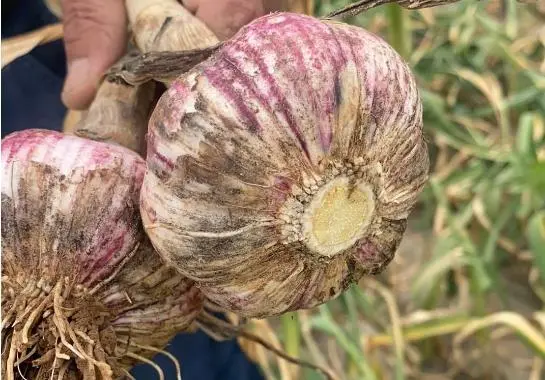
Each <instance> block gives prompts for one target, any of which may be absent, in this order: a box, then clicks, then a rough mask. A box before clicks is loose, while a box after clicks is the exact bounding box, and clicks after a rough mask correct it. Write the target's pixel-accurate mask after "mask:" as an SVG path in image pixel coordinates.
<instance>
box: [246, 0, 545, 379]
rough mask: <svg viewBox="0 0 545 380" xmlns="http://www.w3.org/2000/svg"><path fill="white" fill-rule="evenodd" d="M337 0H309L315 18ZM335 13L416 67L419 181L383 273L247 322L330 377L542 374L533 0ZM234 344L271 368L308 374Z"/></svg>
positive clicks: (542, 168) (542, 140) (541, 70)
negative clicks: (326, 297)
mask: <svg viewBox="0 0 545 380" xmlns="http://www.w3.org/2000/svg"><path fill="white" fill-rule="evenodd" d="M348 2H349V0H331V1H326V0H322V1H319V0H316V1H314V2H308V3H310V4H311V5H312V7H313V9H314V14H315V15H318V16H322V15H325V14H327V13H328V12H330V11H332V10H334V9H338V8H340V7H342V6H344V5H345V4H346V3H348ZM348 22H350V23H353V24H356V25H359V26H362V27H364V28H366V29H369V30H371V31H373V32H375V33H377V34H379V35H381V36H383V37H384V38H385V39H387V40H388V41H389V42H390V43H391V44H392V45H393V46H394V47H395V48H396V49H397V50H398V51H399V52H400V53H401V54H402V55H403V56H404V57H405V58H406V59H407V61H408V62H409V63H410V65H411V67H412V68H413V70H414V72H415V74H416V75H417V78H418V81H419V84H420V90H421V96H422V99H423V102H424V118H425V129H426V134H427V136H428V139H429V142H430V149H431V155H432V160H433V168H432V173H431V178H430V182H429V184H428V186H427V188H426V190H425V192H424V194H423V195H422V197H421V202H420V204H419V207H418V208H417V210H415V212H414V213H413V215H412V220H411V223H410V228H409V231H408V232H407V235H406V237H405V239H404V241H403V243H402V246H401V247H400V249H399V252H398V254H397V257H396V259H395V260H394V262H393V263H392V264H391V266H390V267H389V268H388V269H387V271H386V272H385V273H383V274H382V275H380V276H377V277H374V278H366V279H364V280H363V281H362V282H361V283H360V284H359V285H358V286H354V287H353V288H352V289H350V291H348V292H347V293H346V294H344V295H343V296H342V297H340V298H339V299H337V300H335V301H333V302H330V303H328V304H327V305H324V306H322V307H319V308H317V309H314V310H309V311H302V312H298V313H292V314H289V315H286V316H283V317H282V318H279V319H271V320H268V321H253V322H252V324H251V326H252V329H253V331H254V333H256V334H257V335H259V336H261V337H263V338H264V339H266V340H268V341H269V342H272V343H274V344H275V345H276V346H278V347H282V348H283V349H284V350H285V351H287V352H288V353H290V354H291V355H294V356H298V357H300V358H304V359H306V360H310V361H313V362H315V363H318V364H320V365H322V366H325V367H327V368H329V370H330V371H332V372H333V373H335V375H336V376H337V377H338V378H339V379H369V380H372V379H396V380H397V379H430V380H431V379H436V380H440V379H510V380H512V379H533V380H537V379H541V378H545V370H544V368H543V367H544V365H545V364H544V363H545V362H544V360H545V334H544V332H545V312H544V308H543V305H544V302H545V280H544V279H545V207H544V206H545V1H542V0H537V1H535V0H533V1H530V0H528V1H525V2H523V1H516V0H505V1H499V0H494V1H486V2H480V1H475V0H465V1H462V2H459V3H457V4H454V5H447V6H442V7H437V8H432V9H424V10H418V11H417V10H415V11H408V10H402V9H401V8H400V7H398V6H397V5H388V6H381V7H378V8H376V9H374V10H372V11H370V12H366V13H365V14H364V15H361V16H358V17H354V18H352V19H350V20H348ZM241 343H242V345H243V347H244V349H245V351H246V352H247V353H248V355H249V356H250V357H251V358H252V359H254V360H256V361H257V362H259V363H260V365H261V367H262V368H263V371H264V373H265V374H266V375H267V376H268V377H269V378H281V379H300V378H304V379H319V378H322V376H321V375H319V374H317V373H316V372H315V371H311V370H306V369H301V368H298V367H296V366H293V365H290V364H288V363H287V362H286V361H284V360H282V359H278V358H276V357H275V356H274V355H271V354H269V353H268V352H267V351H265V350H264V349H263V348H261V347H258V346H256V345H254V344H251V343H249V342H247V341H244V340H241Z"/></svg>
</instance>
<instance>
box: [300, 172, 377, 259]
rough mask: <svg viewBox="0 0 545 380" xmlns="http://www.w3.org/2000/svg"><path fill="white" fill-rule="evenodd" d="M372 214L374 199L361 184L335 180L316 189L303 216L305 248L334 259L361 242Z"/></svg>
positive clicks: (364, 184)
mask: <svg viewBox="0 0 545 380" xmlns="http://www.w3.org/2000/svg"><path fill="white" fill-rule="evenodd" d="M374 211H375V196H374V194H373V190H372V188H371V186H369V185H368V184H367V183H365V182H357V183H351V180H350V179H349V178H348V177H346V176H342V177H337V178H335V179H334V180H333V181H331V182H329V183H327V184H326V185H325V186H323V187H322V188H320V190H318V192H317V193H316V194H315V195H314V197H313V198H312V200H311V201H310V203H309V204H308V206H307V208H306V210H305V213H304V214H303V223H302V227H303V228H302V233H303V237H304V241H305V243H306V245H307V246H308V247H309V248H310V249H311V250H312V251H314V252H316V253H318V254H320V255H323V256H328V257H331V256H334V255H336V254H337V253H339V252H342V251H344V250H346V249H348V248H350V246H352V245H353V244H354V243H355V242H356V241H357V240H359V239H361V238H362V237H363V236H364V234H365V231H366V230H367V227H368V226H369V223H370V221H371V218H372V216H373V214H374Z"/></svg>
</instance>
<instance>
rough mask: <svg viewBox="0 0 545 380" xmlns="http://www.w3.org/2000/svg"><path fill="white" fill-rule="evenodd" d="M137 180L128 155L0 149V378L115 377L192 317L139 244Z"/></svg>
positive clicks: (45, 146)
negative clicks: (0, 150)
mask: <svg viewBox="0 0 545 380" xmlns="http://www.w3.org/2000/svg"><path fill="white" fill-rule="evenodd" d="M144 172H145V162H144V160H143V159H141V158H140V157H139V156H138V155H137V154H136V153H133V152H131V151H129V150H128V149H125V148H122V147H118V146H114V145H109V144H106V143H99V142H94V141H90V140H85V139H82V138H78V137H71V136H65V135H62V134H60V133H57V132H53V131H41V130H27V131H23V132H18V133H14V134H11V135H9V136H8V137H6V138H5V139H4V140H2V344H3V346H2V347H3V348H2V350H3V353H2V374H3V375H4V376H5V378H6V379H14V378H15V377H16V376H17V375H18V374H19V373H20V374H22V375H23V376H24V377H25V378H27V379H49V378H55V379H56V378H66V379H81V378H83V379H95V378H100V379H112V378H116V377H119V376H123V375H124V371H127V370H128V369H129V368H130V367H131V366H132V365H133V364H134V363H135V362H138V361H140V360H142V359H143V358H144V359H145V358H149V357H152V356H154V355H156V354H157V349H160V348H162V347H163V346H165V345H166V344H167V343H168V341H169V340H170V339H172V337H173V336H174V335H175V334H177V333H178V332H180V331H181V330H184V329H186V328H188V327H189V326H190V324H191V323H192V322H193V321H194V319H195V318H196V316H197V315H198V313H199V312H200V311H201V307H202V295H201V293H200V292H199V290H198V289H197V288H196V287H195V286H194V283H193V281H191V280H188V279H187V278H185V277H183V276H182V275H180V274H178V273H177V272H176V271H175V270H173V269H172V268H168V267H166V266H165V265H164V264H163V262H162V260H161V259H160V257H159V256H158V255H157V253H156V252H155V251H154V250H153V247H152V246H151V244H150V242H149V240H148V239H147V238H146V236H145V234H144V231H143V229H142V224H141V220H140V216H139V207H138V204H139V194H140V186H141V183H142V180H143V177H144Z"/></svg>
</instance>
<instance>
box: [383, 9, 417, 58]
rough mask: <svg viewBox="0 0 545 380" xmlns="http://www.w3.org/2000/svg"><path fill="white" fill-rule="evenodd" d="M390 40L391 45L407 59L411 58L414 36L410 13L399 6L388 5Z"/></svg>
mask: <svg viewBox="0 0 545 380" xmlns="http://www.w3.org/2000/svg"><path fill="white" fill-rule="evenodd" d="M386 16H387V19H388V39H389V43H390V45H392V47H393V48H394V49H396V50H397V52H398V53H399V54H400V55H401V56H402V57H403V58H405V59H408V58H409V55H410V51H411V46H412V34H411V28H410V25H409V22H410V18H409V17H410V16H409V13H408V12H407V11H406V10H404V9H403V8H402V7H400V6H399V5H397V4H387V5H386Z"/></svg>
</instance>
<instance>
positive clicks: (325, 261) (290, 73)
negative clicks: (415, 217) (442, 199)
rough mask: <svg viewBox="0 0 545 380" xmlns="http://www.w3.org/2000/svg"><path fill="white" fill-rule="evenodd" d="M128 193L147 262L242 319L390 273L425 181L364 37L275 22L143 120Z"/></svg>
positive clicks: (253, 29)
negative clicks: (141, 153)
mask: <svg viewBox="0 0 545 380" xmlns="http://www.w3.org/2000/svg"><path fill="white" fill-rule="evenodd" d="M147 149H148V151H147V164H148V172H147V173H146V175H145V178H144V183H143V186H142V193H141V212H142V218H143V222H144V228H145V229H146V232H147V234H148V236H149V237H150V239H151V241H152V244H153V245H154V247H155V248H156V249H157V251H158V252H159V253H160V255H161V256H162V257H163V258H164V259H165V260H166V261H167V262H169V263H171V264H172V265H173V266H175V267H176V268H177V269H178V270H179V271H180V272H181V273H182V274H184V275H186V276H188V277H190V278H191V279H193V280H195V281H196V282H197V283H198V286H199V287H200V289H201V290H202V291H203V292H204V293H205V295H206V296H207V297H208V298H209V299H210V300H211V301H213V302H215V303H217V304H218V305H220V306H221V307H224V308H226V309H228V310H231V311H233V312H235V313H237V314H239V315H240V316H243V317H255V318H264V317H268V316H272V315H277V314H281V313H284V312H286V311H289V310H298V309H303V308H311V307H314V306H317V305H319V304H322V303H324V302H326V301H328V300H330V299H332V298H335V297H337V296H338V295H339V294H340V293H341V292H343V291H344V290H345V289H346V288H347V287H348V286H349V285H350V284H351V283H353V282H355V281H357V280H358V279H359V278H361V276H363V275H365V274H375V273H378V272H380V271H382V270H383V269H384V268H385V266H386V265H387V264H388V263H389V262H390V261H391V260H392V259H393V257H394V255H395V251H396V249H397V247H398V245H399V243H400V241H401V239H402V236H403V233H404V231H405V228H406V224H407V217H408V215H409V213H410V211H411V209H412V208H413V206H414V205H415V203H416V201H417V198H418V196H419V194H420V192H421V190H422V188H423V187H424V185H425V183H426V181H427V178H428V169H429V158H428V149H427V145H426V142H425V140H424V135H423V131H422V105H421V100H420V97H419V93H418V90H417V84H416V82H415V79H414V77H413V74H412V73H411V70H410V68H409V67H408V65H407V64H406V63H405V62H404V61H403V60H402V58H401V57H400V56H399V55H398V54H397V53H396V52H395V51H394V49H393V48H391V47H390V46H389V45H388V44H387V43H386V42H385V41H383V40H382V39H381V38H379V37H377V36H375V35H374V34H372V33H370V32H368V31H365V30H364V29H362V28H359V27H356V26H351V25H347V24H344V23H339V22H335V21H323V20H318V19H316V18H312V17H309V16H304V15H299V14H290V13H275V14H271V15H267V16H264V17H261V18H259V19H257V20H255V21H253V22H252V23H250V24H248V25H247V26H245V27H244V28H242V29H241V30H240V31H239V33H237V34H236V35H235V37H233V38H232V39H231V40H229V41H227V42H226V43H224V44H223V46H222V47H221V48H220V49H218V51H217V52H216V53H214V55H213V56H212V57H210V58H209V59H208V60H206V61H204V62H202V63H201V64H199V65H197V66H196V67H194V68H193V69H192V70H190V71H189V72H187V73H186V74H184V75H182V76H181V77H179V78H178V80H176V81H175V82H174V83H173V84H172V85H171V87H170V88H169V89H168V91H167V92H166V93H165V94H163V96H162V97H161V99H160V101H159V103H158V105H157V107H156V108H155V110H154V112H153V114H152V117H151V120H150V123H149V132H148V148H147Z"/></svg>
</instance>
